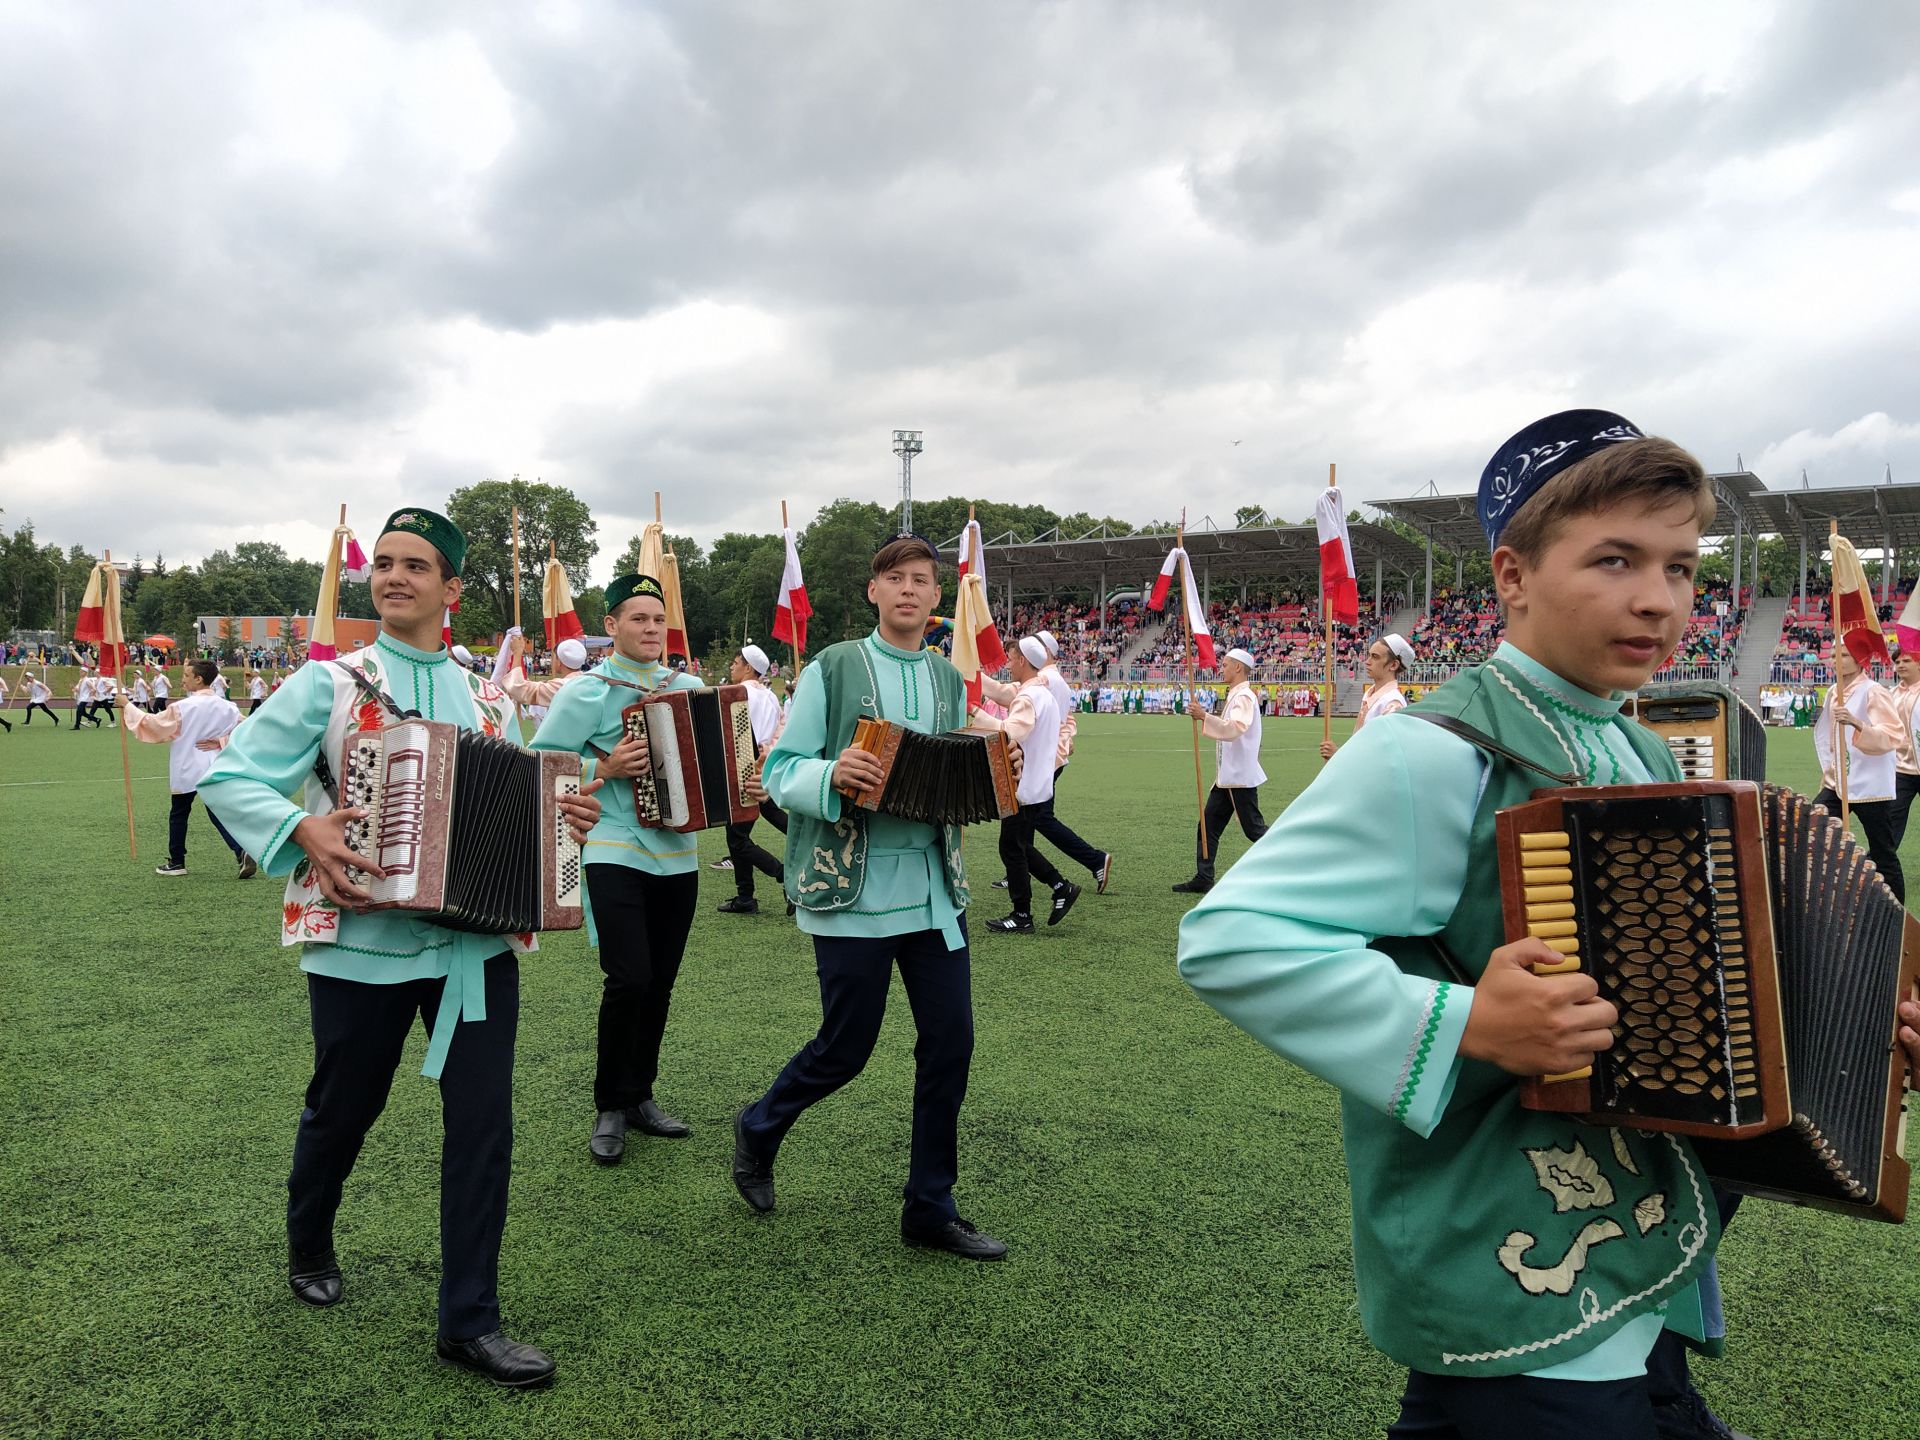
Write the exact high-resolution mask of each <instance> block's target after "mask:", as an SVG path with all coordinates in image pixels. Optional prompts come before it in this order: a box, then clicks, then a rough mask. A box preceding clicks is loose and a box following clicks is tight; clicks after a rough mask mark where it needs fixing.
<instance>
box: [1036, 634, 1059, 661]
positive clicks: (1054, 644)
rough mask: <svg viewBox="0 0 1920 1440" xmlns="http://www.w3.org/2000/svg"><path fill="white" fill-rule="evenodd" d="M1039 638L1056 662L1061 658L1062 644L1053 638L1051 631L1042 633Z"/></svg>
mask: <svg viewBox="0 0 1920 1440" xmlns="http://www.w3.org/2000/svg"><path fill="white" fill-rule="evenodd" d="M1037 638H1038V639H1039V641H1040V643H1041V644H1042V645H1044V646H1046V647H1047V654H1049V655H1051V656H1052V657H1053V658H1054V659H1056V660H1058V659H1059V658H1060V642H1059V641H1058V640H1056V639H1054V638H1053V632H1052V631H1051V630H1042V631H1040V632H1039V633H1038V637H1037Z"/></svg>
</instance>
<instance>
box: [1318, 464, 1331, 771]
mask: <svg viewBox="0 0 1920 1440" xmlns="http://www.w3.org/2000/svg"><path fill="white" fill-rule="evenodd" d="M1327 488H1328V489H1329V490H1331V489H1332V488H1333V461H1331V460H1329V461H1328V462H1327ZM1324 573H1325V572H1322V574H1323V575H1324ZM1320 612H1321V616H1322V618H1324V619H1325V621H1326V623H1327V654H1326V664H1327V701H1326V704H1324V705H1322V706H1321V707H1320V741H1321V743H1322V744H1328V743H1331V742H1332V740H1333V595H1332V594H1331V592H1329V591H1328V589H1327V582H1326V580H1325V579H1324V578H1323V579H1322V580H1321V581H1320Z"/></svg>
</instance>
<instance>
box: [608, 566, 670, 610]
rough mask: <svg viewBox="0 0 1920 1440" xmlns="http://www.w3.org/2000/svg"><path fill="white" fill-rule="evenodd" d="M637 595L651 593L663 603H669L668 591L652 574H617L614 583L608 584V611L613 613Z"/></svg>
mask: <svg viewBox="0 0 1920 1440" xmlns="http://www.w3.org/2000/svg"><path fill="white" fill-rule="evenodd" d="M636 595H651V596H652V597H653V598H654V599H656V600H658V601H659V602H660V603H661V604H662V605H664V604H666V603H667V592H666V591H664V590H662V589H661V588H660V582H659V581H658V580H656V579H654V578H653V576H651V575H616V576H615V577H614V579H613V583H612V584H611V585H609V586H607V613H608V614H609V615H611V614H613V612H614V611H616V610H618V609H619V608H620V607H621V606H622V605H624V604H626V603H627V601H629V600H631V599H632V598H633V597H634V596H636Z"/></svg>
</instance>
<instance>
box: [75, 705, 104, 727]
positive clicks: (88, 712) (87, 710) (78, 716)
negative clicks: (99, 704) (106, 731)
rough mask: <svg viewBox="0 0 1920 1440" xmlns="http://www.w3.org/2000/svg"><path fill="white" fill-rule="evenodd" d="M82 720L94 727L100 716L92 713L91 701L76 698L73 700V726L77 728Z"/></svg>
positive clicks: (98, 722)
mask: <svg viewBox="0 0 1920 1440" xmlns="http://www.w3.org/2000/svg"><path fill="white" fill-rule="evenodd" d="M82 720H85V721H87V722H88V723H89V724H91V725H94V726H96V727H97V726H98V725H99V724H100V717H99V716H98V715H96V714H94V713H93V701H91V700H76V701H74V702H73V728H74V729H76V730H78V729H79V728H80V722H81V721H82Z"/></svg>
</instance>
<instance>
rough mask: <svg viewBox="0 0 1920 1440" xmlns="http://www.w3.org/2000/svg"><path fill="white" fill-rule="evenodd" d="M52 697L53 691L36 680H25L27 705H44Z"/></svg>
mask: <svg viewBox="0 0 1920 1440" xmlns="http://www.w3.org/2000/svg"><path fill="white" fill-rule="evenodd" d="M52 698H53V691H51V690H49V689H48V688H47V687H46V686H45V685H43V684H41V683H40V682H39V681H38V680H29V681H28V682H27V703H28V704H29V705H44V704H46V703H47V701H49V700H51V699H52Z"/></svg>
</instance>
